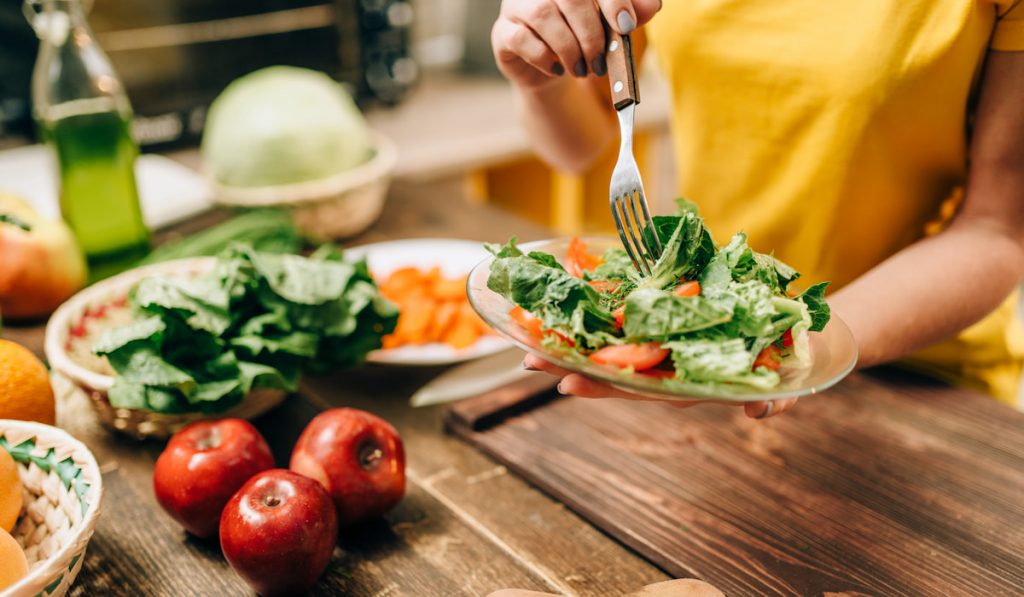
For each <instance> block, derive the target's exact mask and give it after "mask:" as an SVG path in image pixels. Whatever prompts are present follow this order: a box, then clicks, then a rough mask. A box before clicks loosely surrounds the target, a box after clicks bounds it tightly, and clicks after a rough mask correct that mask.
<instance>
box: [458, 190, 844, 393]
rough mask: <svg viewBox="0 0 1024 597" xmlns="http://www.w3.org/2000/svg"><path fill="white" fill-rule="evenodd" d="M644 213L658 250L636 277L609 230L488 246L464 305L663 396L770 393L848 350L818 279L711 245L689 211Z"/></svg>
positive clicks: (812, 379)
mask: <svg viewBox="0 0 1024 597" xmlns="http://www.w3.org/2000/svg"><path fill="white" fill-rule="evenodd" d="M679 205H680V211H679V213H678V214H677V215H675V216H658V217H655V218H654V229H653V230H647V234H657V235H658V238H659V240H660V242H661V244H662V247H663V253H662V256H661V258H660V259H659V260H658V261H657V263H656V265H655V266H654V268H653V271H652V274H651V275H650V276H646V277H641V276H640V275H639V274H638V272H637V270H636V268H635V267H634V266H633V264H632V262H631V261H630V258H629V256H628V255H627V253H626V252H625V251H624V250H623V248H622V246H621V244H620V243H619V241H618V239H611V238H605V239H600V238H598V239H580V238H573V239H571V240H553V241H541V242H539V243H530V244H526V245H522V246H520V245H518V244H517V243H516V240H515V239H514V238H513V239H512V240H510V241H509V242H508V243H507V244H505V245H503V246H500V245H490V246H489V247H488V249H489V250H490V252H491V253H492V257H491V258H489V259H487V260H485V261H484V262H482V263H481V264H479V265H478V266H477V267H476V268H475V269H474V271H473V272H472V273H471V274H470V279H469V297H470V301H471V302H472V304H473V306H474V308H476V309H477V311H478V312H479V313H480V315H481V316H482V317H483V318H484V320H485V321H487V323H488V324H490V325H491V326H492V327H493V328H494V329H495V330H497V331H498V332H499V333H500V334H502V335H504V336H505V337H506V338H508V339H510V340H512V341H513V342H515V343H516V344H517V345H519V346H520V347H522V348H524V349H525V350H527V351H529V352H532V353H534V354H536V355H538V356H540V357H541V358H544V359H546V360H548V361H549V362H552V363H554V364H556V365H558V366H561V367H563V368H565V369H569V370H572V371H575V372H578V373H582V374H585V375H588V376H590V377H593V378H597V379H600V380H602V381H605V382H609V383H611V384H612V385H614V386H616V387H618V388H620V389H623V390H626V391H630V392H641V393H645V394H653V395H656V396H658V397H663V398H666V399H673V400H681V399H682V400H686V399H693V400H696V399H701V400H708V399H711V400H726V401H729V400H732V401H748V400H773V399H782V398H792V397H796V396H802V395H806V394H811V393H815V392H818V391H821V390H823V389H825V388H827V387H829V386H831V385H833V384H835V383H837V382H838V381H839V380H840V379H842V378H843V377H845V376H846V375H847V374H848V373H849V372H850V371H851V370H852V369H853V366H854V364H855V363H856V358H857V351H856V345H855V343H854V340H853V336H852V334H851V333H850V331H849V329H848V328H847V327H846V325H845V324H844V323H843V322H842V321H841V320H839V319H838V318H837V317H835V316H833V315H832V314H831V313H830V310H829V306H828V302H827V301H826V300H825V288H826V286H827V282H820V283H816V284H812V285H809V286H806V287H804V288H803V289H802V290H798V289H797V288H798V287H797V284H796V281H797V280H798V279H799V277H800V274H799V272H797V271H796V270H795V269H793V268H792V267H790V266H788V265H786V264H785V263H783V262H782V261H780V260H778V259H776V258H775V257H774V256H772V255H767V254H763V253H758V252H756V251H754V250H752V249H751V248H750V246H749V245H748V243H747V237H746V235H745V234H743V233H742V232H740V233H737V234H736V235H734V236H733V237H732V239H731V240H730V241H729V242H728V243H726V244H725V245H722V246H716V244H715V242H714V240H713V239H712V237H711V234H710V232H709V231H708V229H707V228H706V227H705V225H704V221H703V219H702V218H701V217H700V215H699V214H698V213H697V210H696V208H695V207H694V206H693V205H692V204H690V203H688V202H686V201H682V200H680V202H679Z"/></svg>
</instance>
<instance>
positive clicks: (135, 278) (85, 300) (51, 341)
mask: <svg viewBox="0 0 1024 597" xmlns="http://www.w3.org/2000/svg"><path fill="white" fill-rule="evenodd" d="M215 264H216V258H215V257H189V258H186V259H175V260H173V261H164V262H161V263H154V264H152V265H145V266H142V267H137V268H134V269H130V270H128V271H126V272H122V273H120V274H118V275H116V276H114V277H112V278H107V279H106V280H103V281H101V282H97V283H96V284H93V285H92V286H87V287H86V288H84V289H82V290H81V291H79V292H78V293H77V294H75V295H74V296H72V297H71V298H70V299H68V300H67V301H65V302H64V304H62V305H61V306H60V307H59V308H58V309H57V310H56V311H55V312H54V313H53V315H52V316H51V317H50V321H49V323H47V324H46V339H45V342H44V351H45V353H46V359H47V360H48V361H49V362H50V367H51V368H52V369H53V370H54V371H57V372H58V373H60V374H61V375H63V376H65V377H67V378H68V379H70V380H71V381H73V382H74V383H75V385H77V386H80V387H83V388H86V389H91V390H98V391H101V392H106V391H108V390H109V389H110V387H111V386H112V385H114V377H113V376H111V375H106V374H104V373H100V372H98V371H93V370H92V369H89V368H88V367H85V366H83V365H81V364H79V363H77V362H75V360H74V359H72V358H71V355H70V354H68V352H67V350H66V349H65V348H64V347H65V345H66V344H67V341H68V336H69V334H70V332H71V328H72V326H73V325H74V324H75V323H77V322H78V320H79V319H81V317H82V316H83V315H84V313H85V311H86V309H88V308H89V307H93V306H97V305H99V304H102V303H103V302H104V299H108V298H109V297H110V296H111V295H114V294H117V293H120V292H124V293H127V292H128V290H129V289H130V288H131V287H132V286H134V285H135V284H137V283H138V282H140V281H141V280H143V279H144V278H148V277H152V276H166V275H171V276H173V275H183V274H202V273H206V272H209V271H210V270H212V269H213V267H214V266H215Z"/></svg>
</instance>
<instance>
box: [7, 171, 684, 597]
mask: <svg viewBox="0 0 1024 597" xmlns="http://www.w3.org/2000/svg"><path fill="white" fill-rule="evenodd" d="M225 216H226V214H225V213H224V212H221V211H216V212H212V213H209V214H206V215H204V216H201V217H199V218H197V219H195V220H193V221H191V222H187V223H185V224H182V225H180V226H178V227H176V228H175V229H174V230H170V231H163V232H161V233H160V234H159V235H158V241H160V242H163V241H165V240H167V239H169V238H174V237H177V236H180V235H182V234H184V233H187V232H188V231H191V230H195V229H199V228H202V227H205V226H209V225H210V224H212V223H214V222H216V221H219V220H221V219H223V218H224V217H225ZM513 234H518V235H519V236H520V238H523V239H525V240H533V239H539V238H544V237H546V236H548V233H547V231H545V230H544V229H542V228H539V227H537V226H534V225H531V224H529V223H528V222H526V221H524V220H520V219H518V218H515V217H513V216H509V215H507V214H505V213H503V212H500V211H498V210H496V209H493V208H488V207H485V206H478V205H474V204H471V203H468V202H466V201H465V200H464V199H463V194H462V190H461V188H460V187H459V186H458V184H396V185H394V187H393V190H392V192H391V193H390V197H389V200H388V203H387V206H386V207H385V212H384V215H383V217H382V219H381V221H380V222H378V223H377V224H376V225H375V226H374V227H373V228H372V229H371V230H370V231H369V232H367V233H366V234H364V235H363V236H362V237H360V238H358V239H355V240H354V241H352V243H351V244H360V243H365V242H376V241H380V240H387V239H392V238H409V237H454V238H466V239H471V240H481V241H484V240H486V241H504V240H507V238H508V237H509V236H511V235H513ZM3 336H4V337H5V338H7V339H11V340H14V341H16V342H20V343H22V344H24V345H26V346H28V347H29V348H30V349H31V350H33V351H34V352H36V353H37V354H39V355H40V356H42V348H43V326H42V325H29V326H20V327H15V326H11V325H7V326H6V327H5V328H4V331H3ZM443 370H444V369H443V368H438V367H433V368H390V367H383V366H365V367H361V368H357V369H353V370H350V371H341V372H338V373H337V374H335V375H333V376H329V377H321V378H315V379H308V380H306V381H305V382H304V384H303V386H302V387H301V388H300V392H299V393H298V394H296V395H294V396H291V397H289V398H288V399H287V400H286V401H285V402H284V404H283V405H282V406H281V407H279V408H277V409H275V410H274V411H272V412H271V413H268V414H267V415H265V416H263V417H261V418H260V419H258V420H256V421H255V424H256V426H257V427H258V428H259V429H260V430H261V431H262V432H263V434H264V436H265V437H266V438H267V441H268V442H269V443H270V445H271V447H272V448H273V450H274V453H275V457H276V458H277V462H278V465H280V466H284V465H286V464H287V462H288V458H289V456H290V450H291V445H292V443H293V442H294V440H295V438H296V437H298V434H299V433H300V432H301V430H302V428H303V426H304V425H305V424H306V423H307V422H308V421H309V419H311V418H312V417H313V416H314V415H315V414H316V413H317V412H320V411H321V410H323V409H325V408H330V407H333V406H352V407H356V408H362V409H365V410H368V411H371V412H373V413H375V414H377V415H379V416H382V417H384V418H386V419H387V420H389V421H390V422H391V423H392V424H394V425H395V427H396V428H397V429H398V431H399V432H400V434H401V435H402V438H403V441H404V443H405V447H406V452H407V455H408V462H407V472H408V477H409V484H408V493H407V496H406V498H405V500H404V501H403V502H402V504H401V505H400V506H399V507H398V508H397V509H396V510H395V511H394V512H393V513H391V514H390V515H388V516H387V517H386V519H384V520H382V521H379V522H378V523H377V524H373V525H369V526H367V527H365V528H363V529H360V530H359V531H358V532H353V533H349V534H346V536H345V537H344V538H343V540H342V541H341V542H340V543H339V549H338V550H337V552H336V553H335V558H334V560H333V561H332V563H331V566H330V568H329V571H328V573H327V574H325V576H324V578H323V579H322V580H321V582H320V584H318V585H317V587H316V588H315V590H314V594H317V595H353V596H359V597H363V596H365V597H384V596H388V597H393V596H399V595H408V596H412V597H434V596H437V597H449V596H452V597H456V596H463V595H464V596H467V597H468V596H473V597H476V596H480V595H486V594H487V593H489V592H491V591H495V590H498V589H502V588H509V587H515V588H523V589H532V590H540V591H547V592H555V593H564V594H568V595H622V594H625V593H628V592H630V591H634V590H636V589H638V588H639V587H641V586H643V585H645V584H649V583H653V582H658V581H661V580H665V579H666V578H668V577H667V575H666V574H665V573H664V572H662V571H660V570H659V569H658V568H656V567H655V566H653V565H651V564H650V563H648V562H646V561H645V560H643V559H642V558H640V557H639V556H637V555H636V554H635V553H633V552H632V551H631V550H629V549H628V548H626V547H623V546H622V545H620V544H619V543H618V542H616V541H614V540H612V539H610V538H609V537H607V536H606V535H605V534H603V533H602V532H601V531H599V530H597V529H595V528H594V527H593V526H591V525H590V524H589V523H587V522H586V521H584V520H582V519H581V518H580V517H579V516H577V515H576V514H575V513H573V512H571V511H569V510H567V509H566V508H565V507H564V506H562V504H560V503H558V502H556V501H554V500H552V499H551V498H550V497H548V496H547V495H545V494H543V493H541V492H539V491H537V490H536V489H534V488H532V487H531V486H530V485H529V484H527V483H526V482H525V481H523V480H522V479H520V478H518V477H516V476H514V475H511V474H508V473H507V471H506V470H505V468H504V467H503V466H501V465H499V464H497V463H495V462H494V461H493V460H492V459H490V458H488V457H486V456H484V455H482V454H481V453H480V452H478V451H477V450H475V449H473V448H472V447H470V446H468V445H466V444H465V443H464V442H462V441H460V440H459V439H458V438H455V437H453V436H450V435H447V434H445V433H444V431H443V423H442V417H443V414H444V408H443V407H433V408H422V409H413V408H411V407H410V406H409V404H408V401H409V398H410V396H412V394H413V393H414V392H415V391H416V390H417V389H418V388H419V387H420V386H422V385H423V384H424V383H426V382H427V381H429V380H430V379H431V378H432V377H434V376H436V375H438V374H439V373H441V372H442V371H443ZM58 419H59V424H60V425H61V426H62V427H64V428H65V429H67V430H68V431H69V432H71V433H72V434H73V435H75V436H76V437H78V438H80V439H82V440H83V441H84V442H85V443H86V444H87V445H88V446H89V448H90V449H91V450H92V451H93V453H94V454H95V455H96V457H97V460H98V461H99V463H100V466H101V468H102V470H103V471H104V481H105V487H106V492H105V498H104V504H103V513H102V515H101V517H100V519H99V523H98V525H97V529H96V534H95V535H94V537H93V539H92V541H91V542H90V544H89V549H88V552H87V555H86V561H85V563H84V564H83V569H82V572H81V574H80V575H79V577H78V579H77V581H76V583H75V585H74V587H73V590H72V595H75V596H80V597H84V596H92V595H173V596H178V595H197V596H204V597H205V596H210V595H225V596H230V595H251V594H252V593H251V591H249V590H248V588H247V587H246V586H245V585H244V583H243V582H242V581H241V580H240V579H239V578H238V577H237V576H236V575H235V574H234V573H233V572H232V571H231V570H230V568H229V567H228V566H227V564H226V562H225V561H224V559H223V557H222V556H221V554H220V552H219V549H218V548H217V547H216V545H212V544H206V543H202V542H198V541H195V540H193V539H190V538H188V537H187V536H186V535H185V534H184V533H183V532H182V531H181V530H180V528H179V527H177V526H176V525H175V523H174V522H173V521H172V520H171V519H170V518H169V517H168V516H166V514H164V512H163V511H162V510H161V509H160V507H159V506H158V504H157V503H156V500H155V498H154V496H153V490H152V472H153V463H154V461H155V459H156V457H157V456H158V455H159V453H160V451H161V449H162V448H163V444H162V443H161V442H156V441H147V442H137V441H135V440H132V439H129V438H127V437H124V436H121V435H118V434H114V433H111V432H109V431H107V430H106V429H103V428H102V427H100V426H99V425H98V423H97V421H96V419H95V417H94V415H93V413H92V411H91V407H90V405H89V404H88V403H87V402H85V401H84V398H83V399H82V400H81V401H75V400H71V401H68V402H66V403H62V404H61V405H60V410H59V412H58Z"/></svg>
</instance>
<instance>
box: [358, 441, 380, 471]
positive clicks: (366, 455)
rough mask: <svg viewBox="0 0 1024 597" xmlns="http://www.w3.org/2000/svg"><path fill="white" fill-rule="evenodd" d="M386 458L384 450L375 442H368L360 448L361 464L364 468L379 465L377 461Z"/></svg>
mask: <svg viewBox="0 0 1024 597" xmlns="http://www.w3.org/2000/svg"><path fill="white" fill-rule="evenodd" d="M383 458H384V451H383V450H381V449H380V448H379V447H377V446H375V445H373V444H366V445H364V446H363V447H362V449H361V450H359V464H360V466H362V467H363V468H364V469H369V468H373V467H375V466H377V463H378V462H380V461H381V459H383Z"/></svg>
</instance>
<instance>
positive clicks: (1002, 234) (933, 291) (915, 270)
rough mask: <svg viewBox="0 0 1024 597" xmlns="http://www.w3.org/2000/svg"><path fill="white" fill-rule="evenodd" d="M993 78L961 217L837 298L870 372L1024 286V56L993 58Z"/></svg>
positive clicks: (987, 82) (988, 79) (985, 87)
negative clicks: (870, 369)
mask: <svg viewBox="0 0 1024 597" xmlns="http://www.w3.org/2000/svg"><path fill="white" fill-rule="evenodd" d="M985 71H986V74H985V78H984V81H983V83H982V87H981V99H980V102H979V106H978V110H977V113H976V122H975V130H974V136H973V138H972V139H971V165H970V172H969V174H968V180H967V187H966V190H965V194H964V204H963V208H962V210H961V213H960V214H959V215H958V216H957V217H956V219H955V220H954V221H953V223H952V224H951V225H950V227H949V228H948V229H946V230H945V231H943V232H942V233H940V234H938V235H936V236H934V237H931V238H926V239H924V240H921V241H919V242H917V243H914V244H913V245H911V246H909V247H907V248H906V249H904V250H902V251H900V252H899V253H897V254H896V255H893V256H892V257H890V258H889V259H887V260H886V261H884V262H882V263H881V264H880V265H878V266H877V267H875V268H874V269H872V270H871V271H869V272H868V273H866V274H864V275H863V276H861V277H860V278H858V279H857V280H856V281H854V282H853V283H852V284H850V285H849V286H847V287H846V288H844V289H843V290H842V291H840V292H837V293H836V294H835V295H834V296H833V297H831V298H830V301H829V302H830V303H831V304H832V306H833V307H834V308H835V310H836V312H837V313H839V315H840V317H842V318H843V320H844V321H846V322H847V323H848V324H849V325H850V328H851V329H852V330H853V333H854V336H856V338H857V344H858V346H859V348H860V364H859V366H861V367H870V366H871V365H876V364H878V363H883V362H885V361H890V360H893V359H896V358H899V357H902V356H905V355H907V354H909V353H911V352H913V351H914V350H917V349H920V348H924V347H925V346H928V345H929V344H933V343H935V342H938V341H940V340H943V339H945V338H948V337H950V336H952V335H954V334H956V333H957V332H959V331H961V330H963V329H964V328H966V327H968V326H970V325H971V324H972V323H974V322H976V321H978V320H980V319H981V318H982V317H984V316H985V315H986V314H988V313H989V312H990V311H992V310H993V309H995V308H996V307H997V306H998V305H999V303H1000V302H1001V301H1002V300H1003V299H1005V298H1006V296H1007V295H1008V294H1009V293H1010V292H1011V291H1012V290H1013V288H1014V287H1015V286H1016V285H1017V284H1018V283H1019V282H1020V280H1021V277H1022V276H1024V103H1022V102H1021V101H1020V98H1021V97H1024V53H1018V52H1014V53H1002V52H993V53H992V54H991V55H990V56H989V60H988V62H987V64H986V68H985Z"/></svg>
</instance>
